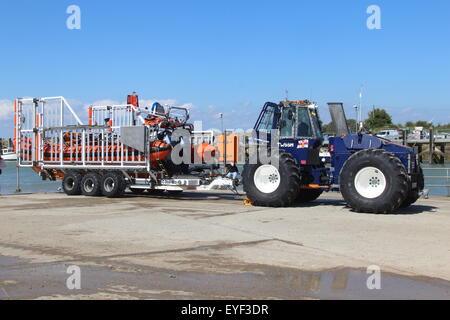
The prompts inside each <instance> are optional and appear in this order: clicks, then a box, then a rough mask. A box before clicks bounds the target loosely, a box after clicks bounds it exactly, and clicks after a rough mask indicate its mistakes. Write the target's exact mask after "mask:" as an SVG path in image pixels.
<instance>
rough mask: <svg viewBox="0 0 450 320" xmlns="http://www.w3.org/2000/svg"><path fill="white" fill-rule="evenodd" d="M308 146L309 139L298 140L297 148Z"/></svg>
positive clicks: (306, 147)
mask: <svg viewBox="0 0 450 320" xmlns="http://www.w3.org/2000/svg"><path fill="white" fill-rule="evenodd" d="M308 148H309V140H308V139H306V140H300V141H299V142H298V146H297V149H308Z"/></svg>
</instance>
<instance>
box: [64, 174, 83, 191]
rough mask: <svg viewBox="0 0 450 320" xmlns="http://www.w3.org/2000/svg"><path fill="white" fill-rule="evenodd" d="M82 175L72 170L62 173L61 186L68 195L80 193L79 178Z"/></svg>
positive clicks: (81, 177) (80, 178)
mask: <svg viewBox="0 0 450 320" xmlns="http://www.w3.org/2000/svg"><path fill="white" fill-rule="evenodd" d="M82 179H83V176H82V175H81V174H79V173H76V172H74V171H70V172H69V173H67V174H66V175H64V179H63V182H62V187H63V190H64V192H65V193H66V194H67V195H69V196H79V195H80V194H81V180H82Z"/></svg>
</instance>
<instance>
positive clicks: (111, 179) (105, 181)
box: [101, 172, 125, 198]
mask: <svg viewBox="0 0 450 320" xmlns="http://www.w3.org/2000/svg"><path fill="white" fill-rule="evenodd" d="M101 190H102V194H103V195H104V196H105V197H108V198H117V197H120V196H122V195H123V193H124V191H125V179H124V178H123V176H122V175H121V174H120V173H115V172H110V173H107V174H105V175H104V176H103V178H102V184H101Z"/></svg>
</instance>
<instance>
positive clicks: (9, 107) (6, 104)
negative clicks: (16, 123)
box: [0, 100, 14, 120]
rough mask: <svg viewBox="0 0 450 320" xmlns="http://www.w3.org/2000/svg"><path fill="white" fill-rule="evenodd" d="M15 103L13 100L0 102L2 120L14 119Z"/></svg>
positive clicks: (0, 117)
mask: <svg viewBox="0 0 450 320" xmlns="http://www.w3.org/2000/svg"><path fill="white" fill-rule="evenodd" d="M13 112H14V103H13V102H12V101H11V100H0V119H1V120H7V119H12V118H13Z"/></svg>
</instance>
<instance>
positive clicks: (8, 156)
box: [2, 148, 17, 161]
mask: <svg viewBox="0 0 450 320" xmlns="http://www.w3.org/2000/svg"><path fill="white" fill-rule="evenodd" d="M2 158H3V160H5V161H16V160H17V154H16V153H15V152H14V151H13V150H12V149H11V148H6V149H3V150H2Z"/></svg>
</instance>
